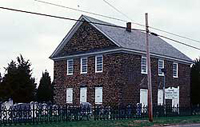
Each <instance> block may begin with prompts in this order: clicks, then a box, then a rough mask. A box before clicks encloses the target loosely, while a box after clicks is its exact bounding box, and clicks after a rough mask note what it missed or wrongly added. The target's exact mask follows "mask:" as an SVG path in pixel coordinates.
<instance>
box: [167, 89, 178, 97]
mask: <svg viewBox="0 0 200 127" xmlns="http://www.w3.org/2000/svg"><path fill="white" fill-rule="evenodd" d="M165 99H179V87H178V88H175V87H169V88H167V89H165Z"/></svg>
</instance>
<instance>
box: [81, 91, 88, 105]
mask: <svg viewBox="0 0 200 127" xmlns="http://www.w3.org/2000/svg"><path fill="white" fill-rule="evenodd" d="M82 102H87V87H82V88H81V89H80V103H82Z"/></svg>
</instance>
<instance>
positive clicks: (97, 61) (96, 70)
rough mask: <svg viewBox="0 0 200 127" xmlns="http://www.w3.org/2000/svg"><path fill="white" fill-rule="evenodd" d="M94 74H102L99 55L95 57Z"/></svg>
mask: <svg viewBox="0 0 200 127" xmlns="http://www.w3.org/2000/svg"><path fill="white" fill-rule="evenodd" d="M95 72H96V73H98V72H103V56H102V55H99V56H96V57H95Z"/></svg>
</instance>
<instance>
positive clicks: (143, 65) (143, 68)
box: [141, 56, 147, 74]
mask: <svg viewBox="0 0 200 127" xmlns="http://www.w3.org/2000/svg"><path fill="white" fill-rule="evenodd" d="M141 73H142V74H147V58H146V57H144V56H142V58H141Z"/></svg>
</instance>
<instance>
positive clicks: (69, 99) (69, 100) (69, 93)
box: [66, 88, 73, 103]
mask: <svg viewBox="0 0 200 127" xmlns="http://www.w3.org/2000/svg"><path fill="white" fill-rule="evenodd" d="M66 103H73V88H67V90H66Z"/></svg>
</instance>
